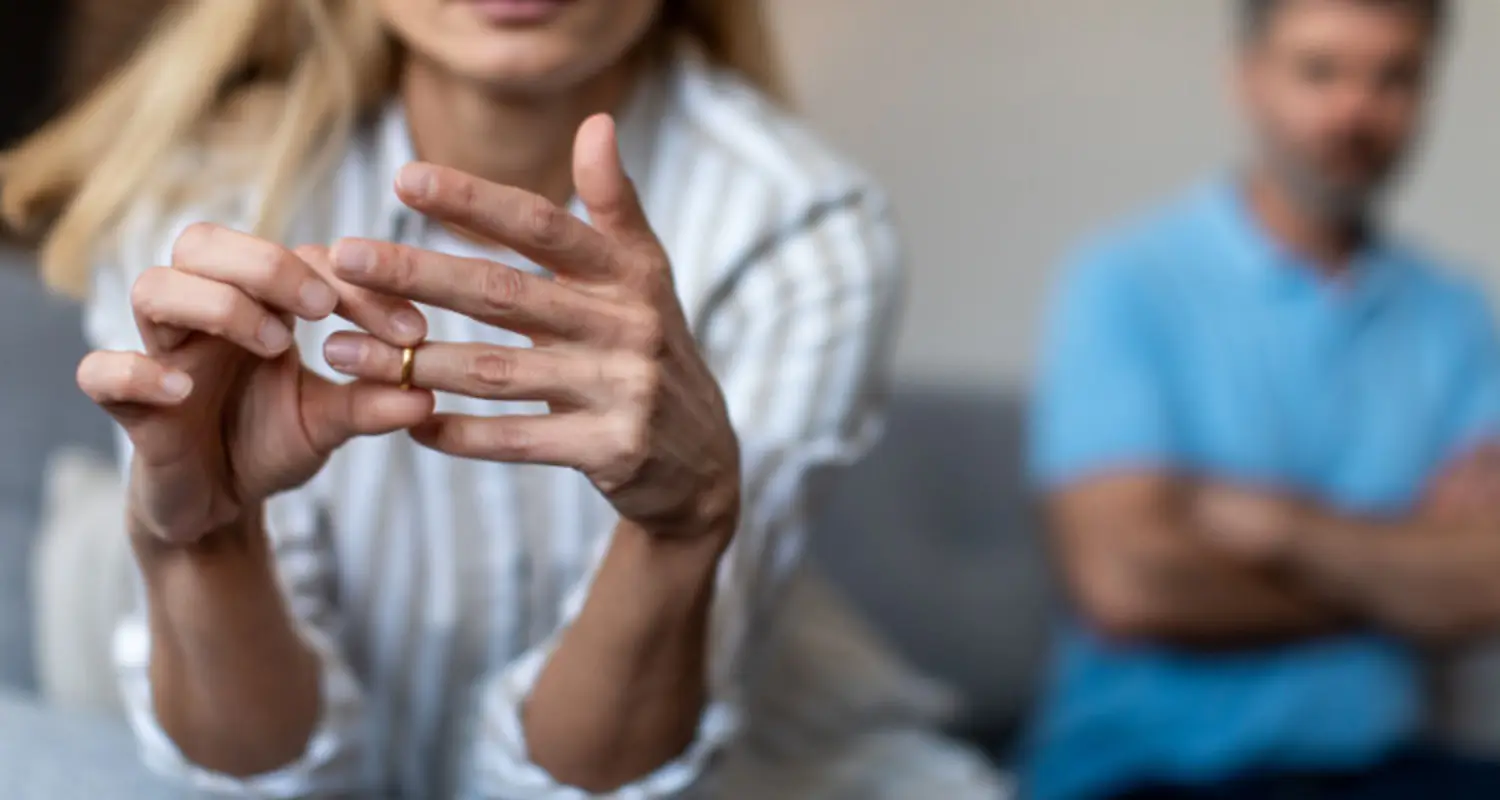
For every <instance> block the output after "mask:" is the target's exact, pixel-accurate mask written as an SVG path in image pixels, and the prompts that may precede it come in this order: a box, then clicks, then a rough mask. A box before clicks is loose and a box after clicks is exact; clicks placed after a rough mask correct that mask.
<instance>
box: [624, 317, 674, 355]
mask: <svg viewBox="0 0 1500 800" xmlns="http://www.w3.org/2000/svg"><path fill="white" fill-rule="evenodd" d="M626 341H627V345H628V346H629V347H630V348H631V349H632V350H634V351H636V352H639V353H645V354H648V355H655V354H657V353H660V352H661V350H662V347H663V345H664V344H665V342H666V331H665V328H664V326H663V325H662V321H661V315H660V314H658V313H657V312H656V310H655V309H652V308H641V309H639V310H638V311H636V312H635V313H633V314H631V315H630V317H629V319H628V321H627V323H626Z"/></svg>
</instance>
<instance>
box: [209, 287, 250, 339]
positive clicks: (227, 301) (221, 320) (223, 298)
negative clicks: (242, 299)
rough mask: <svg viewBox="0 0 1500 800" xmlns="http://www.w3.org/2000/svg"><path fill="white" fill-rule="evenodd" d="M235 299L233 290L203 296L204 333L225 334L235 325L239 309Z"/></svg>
mask: <svg viewBox="0 0 1500 800" xmlns="http://www.w3.org/2000/svg"><path fill="white" fill-rule="evenodd" d="M235 299H236V298H235V294H234V293H233V292H231V291H215V292H210V293H208V295H207V296H205V297H204V298H203V312H204V316H203V319H204V333H207V334H209V335H212V336H223V335H224V334H225V333H226V332H228V331H229V330H230V329H231V328H232V327H233V325H234V322H235V317H236V315H237V312H238V311H239V304H238V303H236V302H235ZM246 321H247V322H250V320H246Z"/></svg>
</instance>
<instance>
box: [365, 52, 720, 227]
mask: <svg viewBox="0 0 1500 800" xmlns="http://www.w3.org/2000/svg"><path fill="white" fill-rule="evenodd" d="M697 68H701V67H700V65H698V64H697V62H696V61H695V60H694V59H693V58H692V57H691V54H682V55H679V56H678V57H675V58H673V59H672V60H671V61H670V62H669V63H668V65H667V66H666V67H665V68H657V69H651V70H650V71H648V72H647V73H646V74H645V75H644V76H643V77H642V79H641V80H640V81H638V82H637V84H636V86H635V88H634V89H633V90H632V92H631V95H630V98H629V100H627V101H626V104H625V107H624V108H623V109H622V110H621V112H620V113H619V114H617V115H616V131H617V135H618V137H619V142H620V160H621V163H622V164H623V165H624V167H625V173H626V174H627V175H629V176H630V178H631V180H632V181H633V182H634V183H635V185H636V186H637V187H643V186H645V185H646V179H647V177H648V175H649V174H650V172H651V167H652V164H653V161H654V160H655V149H656V147H655V144H656V142H657V140H658V138H659V137H658V134H659V132H660V127H661V125H662V124H663V122H664V121H665V119H666V116H667V113H668V111H669V109H670V103H669V100H670V95H671V83H672V74H673V73H675V72H677V71H680V70H691V69H697ZM374 127H375V130H374V134H375V136H374V143H373V144H374V147H373V153H372V156H373V158H372V162H373V164H372V166H373V168H374V169H373V171H374V174H375V177H376V180H377V193H376V196H377V197H378V198H380V199H379V201H378V202H377V204H376V208H374V209H373V213H374V218H373V219H372V220H371V223H372V224H371V226H370V230H371V231H372V232H378V235H379V236H381V237H383V238H386V239H389V240H391V241H399V240H402V239H404V238H406V237H408V236H410V235H412V232H413V231H414V230H415V228H416V227H417V226H420V225H421V224H422V223H423V219H422V217H421V215H419V214H417V213H416V212H414V211H412V210H411V209H410V208H408V207H407V206H406V205H405V204H404V203H402V202H401V201H400V200H399V199H398V198H397V197H396V193H395V191H394V189H393V188H392V187H394V186H395V182H396V173H397V172H399V171H400V170H401V168H402V167H403V166H405V165H406V164H409V163H411V162H412V161H415V160H417V153H416V147H415V146H414V145H413V143H412V138H411V129H410V127H409V126H408V125H407V120H406V107H405V105H404V104H403V103H402V102H401V100H400V98H399V97H398V98H394V99H392V100H391V102H389V103H388V104H386V107H385V108H384V110H383V111H382V112H381V114H380V116H379V118H378V119H377V120H376V121H375V126H374ZM570 209H571V210H572V211H573V213H574V214H576V215H578V216H580V217H583V218H587V214H586V213H585V211H584V209H583V207H582V204H581V203H579V202H578V200H577V199H576V198H574V199H573V200H572V201H571V202H570Z"/></svg>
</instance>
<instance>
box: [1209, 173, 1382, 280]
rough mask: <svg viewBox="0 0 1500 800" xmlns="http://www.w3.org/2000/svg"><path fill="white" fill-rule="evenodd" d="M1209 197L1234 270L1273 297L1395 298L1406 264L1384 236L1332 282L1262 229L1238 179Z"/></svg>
mask: <svg viewBox="0 0 1500 800" xmlns="http://www.w3.org/2000/svg"><path fill="white" fill-rule="evenodd" d="M1206 195H1207V207H1208V209H1209V213H1210V216H1211V218H1212V221H1213V224H1214V226H1215V228H1216V233H1217V234H1218V236H1220V237H1221V240H1222V241H1224V242H1226V243H1227V244H1228V246H1229V249H1230V250H1231V252H1232V254H1233V258H1232V259H1231V261H1232V266H1233V267H1234V268H1235V269H1237V270H1238V271H1240V272H1241V273H1242V274H1244V275H1246V276H1247V277H1249V278H1250V279H1251V280H1252V281H1254V282H1255V283H1257V284H1258V285H1261V286H1264V287H1265V288H1266V289H1268V290H1270V291H1272V292H1276V293H1295V292H1304V291H1306V290H1308V289H1310V288H1323V289H1330V288H1331V289H1334V290H1337V291H1340V292H1341V293H1344V294H1346V295H1347V296H1352V297H1356V298H1360V299H1366V300H1376V299H1379V298H1380V297H1382V296H1384V295H1385V294H1386V293H1387V292H1389V291H1390V290H1391V289H1392V287H1393V286H1394V284H1395V283H1396V282H1397V279H1398V278H1399V274H1400V272H1401V264H1402V260H1401V258H1400V256H1399V251H1398V248H1397V247H1396V246H1395V245H1394V243H1393V242H1392V241H1391V240H1390V239H1389V238H1387V236H1386V234H1385V233H1384V232H1382V231H1378V230H1377V231H1375V232H1374V233H1372V235H1371V238H1370V241H1369V242H1368V243H1367V244H1366V245H1365V246H1364V248H1363V249H1362V250H1361V251H1360V252H1359V253H1357V254H1355V257H1354V262H1353V263H1352V264H1351V265H1350V269H1349V270H1348V273H1347V276H1346V277H1344V278H1343V279H1340V280H1338V281H1330V280H1329V279H1328V278H1326V277H1324V276H1322V275H1320V274H1318V273H1317V271H1316V270H1315V269H1314V268H1313V267H1312V266H1311V265H1309V264H1308V263H1307V261H1306V259H1304V258H1303V257H1302V256H1299V255H1297V254H1296V253H1293V252H1292V251H1291V250H1289V249H1287V248H1286V247H1285V246H1284V245H1282V244H1281V243H1280V242H1278V241H1276V240H1275V239H1274V238H1272V236H1271V235H1270V234H1269V233H1268V232H1267V231H1266V230H1265V229H1264V228H1263V227H1261V225H1260V222H1259V221H1258V220H1256V218H1255V216H1254V214H1252V213H1251V211H1250V209H1249V207H1248V205H1247V203H1246V200H1245V191H1244V185H1243V184H1242V183H1241V182H1240V181H1239V180H1238V179H1235V178H1222V179H1219V180H1216V181H1213V182H1211V183H1210V184H1209V186H1208V187H1207V189H1206Z"/></svg>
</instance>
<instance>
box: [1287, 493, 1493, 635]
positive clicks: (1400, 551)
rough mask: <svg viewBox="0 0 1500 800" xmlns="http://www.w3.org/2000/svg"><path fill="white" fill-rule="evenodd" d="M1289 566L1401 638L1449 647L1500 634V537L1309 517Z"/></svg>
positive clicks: (1482, 531)
mask: <svg viewBox="0 0 1500 800" xmlns="http://www.w3.org/2000/svg"><path fill="white" fill-rule="evenodd" d="M1301 526H1302V529H1301V530H1300V531H1299V532H1298V534H1297V535H1296V536H1293V537H1292V538H1291V540H1290V544H1289V549H1288V554H1287V563H1288V564H1289V565H1291V567H1292V569H1293V570H1295V571H1296V572H1297V574H1298V575H1299V576H1300V577H1301V579H1302V580H1303V581H1305V582H1306V584H1307V585H1308V586H1310V587H1312V588H1313V589H1314V590H1315V591H1318V592H1319V593H1321V594H1323V595H1324V596H1327V597H1331V598H1335V599H1336V600H1337V601H1339V602H1345V603H1349V604H1351V605H1354V606H1357V607H1359V608H1360V609H1362V610H1364V611H1365V613H1367V614H1368V615H1369V616H1370V617H1371V618H1373V619H1375V620H1376V621H1378V622H1380V623H1382V624H1384V625H1387V626H1389V627H1391V628H1393V629H1395V630H1397V631H1399V632H1401V633H1405V634H1408V635H1412V636H1417V637H1420V638H1424V639H1434V640H1442V641H1448V640H1452V639H1455V638H1464V637H1467V636H1471V635H1476V634H1480V633H1484V632H1488V631H1491V630H1494V629H1495V628H1497V627H1500V531H1496V530H1492V529H1491V528H1490V527H1488V526H1483V525H1442V524H1435V523H1434V524H1426V523H1421V522H1416V521H1408V522H1395V523H1374V522H1366V521H1360V520H1355V519H1350V518H1344V517H1340V516H1337V515H1333V514H1329V513H1325V512H1308V513H1306V514H1305V515H1304V518H1303V519H1302V521H1301Z"/></svg>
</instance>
